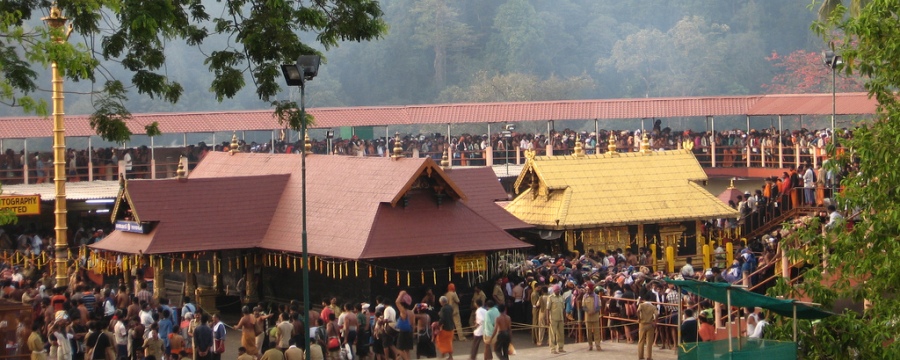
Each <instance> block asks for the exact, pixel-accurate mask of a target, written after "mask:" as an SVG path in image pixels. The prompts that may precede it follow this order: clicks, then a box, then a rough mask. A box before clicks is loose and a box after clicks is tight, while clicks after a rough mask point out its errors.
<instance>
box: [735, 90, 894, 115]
mask: <svg viewBox="0 0 900 360" xmlns="http://www.w3.org/2000/svg"><path fill="white" fill-rule="evenodd" d="M825 95H827V96H825ZM834 100H835V101H834V102H832V98H831V94H824V95H823V94H791V95H766V96H763V97H762V98H761V99H760V100H759V101H758V102H756V104H754V105H753V106H752V107H750V109H749V111H748V112H747V115H750V116H777V115H831V112H832V110H834V111H835V114H837V115H864V114H874V113H875V111H876V109H877V107H878V101H877V100H875V99H874V98H870V97H869V94H867V93H843V94H836V95H835V99H834ZM832 104H834V107H833V108H832Z"/></svg>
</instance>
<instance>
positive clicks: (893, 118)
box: [781, 0, 900, 359]
mask: <svg viewBox="0 0 900 360" xmlns="http://www.w3.org/2000/svg"><path fill="white" fill-rule="evenodd" d="M898 12H900V3H898V2H896V1H890V0H871V1H868V3H867V4H866V5H865V6H863V7H861V8H860V9H859V10H858V12H856V13H854V15H853V16H847V14H848V9H847V8H845V7H844V6H843V5H841V4H838V5H837V6H836V7H835V8H834V9H833V10H832V12H831V13H829V14H828V16H827V18H826V21H824V22H817V23H815V24H814V25H813V29H814V30H815V31H816V32H817V33H818V34H819V35H821V36H823V38H825V39H826V40H832V38H831V36H832V34H833V32H832V30H834V29H837V30H838V31H839V33H840V34H842V35H841V36H842V40H843V41H842V44H843V45H840V46H839V47H838V48H837V49H836V50H837V51H839V52H840V53H841V54H842V55H843V56H844V59H845V61H844V66H843V67H841V68H839V69H838V70H840V71H841V72H843V73H844V74H847V75H854V74H855V75H859V76H862V77H863V78H865V79H866V83H865V87H866V89H867V91H868V92H869V94H870V96H873V97H875V98H876V99H877V100H878V102H879V108H878V114H877V116H876V118H875V119H874V120H872V121H870V122H868V123H866V124H860V126H859V127H858V128H857V129H856V130H855V131H854V132H853V136H852V138H851V139H849V140H846V141H844V143H843V144H842V145H843V146H844V147H845V148H846V149H851V150H852V151H845V152H841V153H838V154H837V156H836V157H835V160H836V161H831V162H829V163H830V164H829V165H830V167H832V168H833V169H842V168H843V169H851V171H849V172H848V173H847V176H846V177H844V179H843V180H842V181H841V186H842V188H843V191H842V193H841V195H840V196H838V198H837V200H838V207H839V208H840V209H842V210H843V211H845V213H846V216H848V217H849V218H853V219H854V220H855V225H854V226H853V227H852V228H850V229H847V228H844V227H836V228H834V229H832V230H829V231H827V232H825V233H824V234H822V233H819V232H817V231H815V229H816V228H817V226H816V224H813V226H811V228H810V230H808V231H805V232H802V233H801V234H800V236H799V237H798V238H797V239H796V240H795V241H796V243H794V245H795V246H794V247H795V248H799V249H805V251H803V250H794V251H792V252H791V256H792V257H794V258H795V259H805V260H806V261H807V262H808V263H810V264H816V265H815V266H814V267H813V268H811V269H809V270H808V271H807V272H806V275H805V277H804V281H803V283H802V284H801V285H798V286H797V287H796V288H794V289H790V290H791V291H795V292H798V293H802V294H805V295H807V296H808V297H810V298H811V299H812V300H813V301H815V302H820V303H823V304H825V305H826V306H831V305H833V304H835V302H836V301H837V300H838V299H843V298H846V299H850V300H852V301H856V302H860V303H862V302H866V306H865V308H864V310H863V311H862V312H861V314H856V313H852V312H844V313H842V314H840V315H839V316H833V317H831V318H828V319H825V320H823V321H822V322H821V323H820V324H816V325H815V326H814V330H813V331H811V332H810V333H807V334H804V337H803V340H801V343H805V344H807V346H804V347H803V348H804V351H805V352H806V353H807V355H808V356H809V357H810V358H822V359H897V358H900V343H898V342H897V341H896V340H897V338H898V336H900V315H898V314H900V296H898V293H897V291H898V290H897V289H898V286H897V284H900V262H898V261H897V259H898V258H900V242H898V241H897V239H898V238H900V227H898V226H897V224H898V223H900V172H897V171H896V169H897V168H898V166H900V158H898V157H897V156H896V153H897V148H898V146H900V101H898V99H897V94H896V92H895V91H896V89H897V88H898V87H900V63H898V62H897V61H896V59H898V58H900V18H898V17H897V15H896V14H897V13H898ZM829 151H830V152H831V153H832V154H834V153H835V149H834V147H830V148H829ZM799 245H802V247H801V246H799ZM817 249H827V250H828V251H827V253H826V254H824V255H823V254H822V252H821V251H818V250H817ZM820 256H824V257H825V259H827V262H826V263H824V264H823V263H822V262H821V261H820ZM781 290H783V291H784V290H788V289H787V288H786V287H784V286H783V287H782V289H781ZM813 344H816V345H818V346H820V347H819V348H814V347H813Z"/></svg>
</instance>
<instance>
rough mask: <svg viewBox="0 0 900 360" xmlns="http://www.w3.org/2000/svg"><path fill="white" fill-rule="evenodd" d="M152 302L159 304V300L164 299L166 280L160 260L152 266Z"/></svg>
mask: <svg viewBox="0 0 900 360" xmlns="http://www.w3.org/2000/svg"><path fill="white" fill-rule="evenodd" d="M153 265H154V266H153V301H154V302H156V303H157V304H159V299H160V298H161V297H165V292H166V278H165V271H164V270H163V264H162V259H160V260H159V263H157V264H153Z"/></svg>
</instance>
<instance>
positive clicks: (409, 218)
mask: <svg viewBox="0 0 900 360" xmlns="http://www.w3.org/2000/svg"><path fill="white" fill-rule="evenodd" d="M501 210H502V209H501ZM525 226H526V227H528V225H527V224H526V225H525ZM530 246H531V245H529V244H527V243H524V242H522V241H519V240H517V239H516V238H514V237H512V236H510V235H509V234H507V233H506V232H505V231H503V229H501V228H499V227H497V226H496V225H494V224H493V223H492V222H491V221H488V220H487V219H485V218H484V217H482V216H481V215H479V214H478V213H477V212H475V211H473V210H472V209H471V208H469V207H468V206H466V205H465V204H464V203H462V202H459V201H444V202H443V203H442V204H441V206H438V205H437V202H436V200H435V199H434V198H433V196H432V195H431V194H425V193H418V194H414V195H411V196H410V199H409V205H408V206H407V207H406V208H404V207H402V206H397V207H391V206H390V205H389V204H384V203H382V204H380V205H379V206H378V209H377V214H376V215H375V219H374V223H373V225H372V230H371V232H370V234H369V239H368V242H367V244H366V246H365V248H364V250H363V252H362V253H361V254H360V256H359V257H360V258H363V259H376V258H391V257H401V256H418V255H431V254H454V253H461V252H474V251H490V250H502V249H518V248H526V247H530Z"/></svg>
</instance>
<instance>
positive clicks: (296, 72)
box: [281, 55, 322, 360]
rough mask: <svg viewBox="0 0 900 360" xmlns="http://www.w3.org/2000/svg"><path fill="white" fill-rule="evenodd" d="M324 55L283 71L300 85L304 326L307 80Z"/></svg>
mask: <svg viewBox="0 0 900 360" xmlns="http://www.w3.org/2000/svg"><path fill="white" fill-rule="evenodd" d="M321 61H322V57H321V56H319V55H300V56H299V57H298V58H297V62H296V63H294V64H282V65H281V72H282V73H283V74H284V80H285V81H286V82H287V85H288V86H299V87H300V139H302V140H303V142H304V144H303V152H302V154H301V155H300V156H302V158H301V159H300V184H301V186H302V187H303V190H302V192H301V195H300V197H301V203H302V206H303V212H302V217H303V230H302V235H301V241H302V248H303V318H304V326H306V328H307V329H309V328H310V322H309V321H310V320H311V319H310V318H309V302H310V298H309V252H308V249H307V238H306V155H307V153H308V152H309V151H310V149H308V148H307V146H308V144H306V82H307V81H309V80H312V79H313V78H314V77H316V75H318V73H319V64H320V63H321ZM303 341H304V345H305V349H306V350H307V351H306V360H310V352H309V336H304V340H303Z"/></svg>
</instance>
